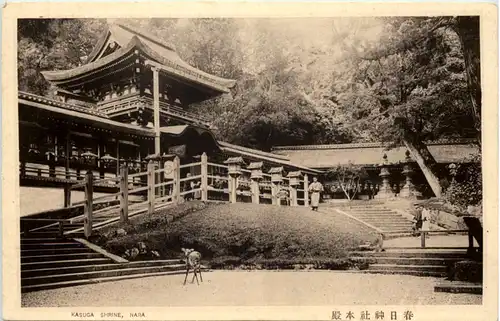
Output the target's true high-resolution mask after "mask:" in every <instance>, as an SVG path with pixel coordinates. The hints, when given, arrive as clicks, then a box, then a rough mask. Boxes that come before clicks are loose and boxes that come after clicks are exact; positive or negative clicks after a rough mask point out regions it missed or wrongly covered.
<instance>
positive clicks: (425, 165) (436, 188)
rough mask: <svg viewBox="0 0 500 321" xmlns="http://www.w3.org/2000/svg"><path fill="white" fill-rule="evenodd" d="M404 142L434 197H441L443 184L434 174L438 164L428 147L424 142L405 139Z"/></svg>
mask: <svg viewBox="0 0 500 321" xmlns="http://www.w3.org/2000/svg"><path fill="white" fill-rule="evenodd" d="M403 142H404V144H405V146H406V148H408V150H409V151H410V153H411V155H412V157H413V159H414V160H415V161H416V162H417V164H418V166H419V167H420V170H421V171H422V173H423V174H424V176H425V179H426V180H427V183H429V186H430V187H431V189H432V191H433V192H434V195H435V196H436V197H441V192H442V190H441V184H440V183H439V178H438V175H437V174H436V173H435V172H434V167H435V165H436V164H437V163H436V160H435V159H434V157H433V156H432V154H431V153H430V152H429V149H428V148H427V146H426V145H425V144H424V143H422V142H416V141H412V140H410V139H404V140H403Z"/></svg>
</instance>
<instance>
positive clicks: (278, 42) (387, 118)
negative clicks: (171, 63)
mask: <svg viewBox="0 0 500 321" xmlns="http://www.w3.org/2000/svg"><path fill="white" fill-rule="evenodd" d="M125 22H126V23H127V24H131V25H133V26H135V27H138V28H142V29H145V30H148V31H149V32H152V33H154V34H155V35H156V36H158V37H159V38H161V39H162V40H165V41H166V42H168V43H173V44H174V45H175V47H176V50H177V51H178V53H179V55H180V56H181V57H182V58H183V59H184V60H186V61H187V62H188V63H190V64H191V65H193V66H195V67H197V68H199V69H201V70H203V71H205V72H208V73H211V74H214V75H217V76H220V77H226V78H232V79H236V80H237V85H236V87H235V88H234V89H233V91H232V93H231V94H230V95H226V96H223V97H219V98H216V99H213V100H210V101H206V102H203V103H201V104H199V105H193V106H191V109H192V111H194V112H199V113H203V114H204V115H205V116H208V117H209V118H211V119H213V121H214V125H215V129H214V131H215V133H216V136H217V137H218V138H219V139H221V140H224V141H228V142H232V143H237V144H241V145H245V146H249V147H254V148H260V149H264V150H269V149H270V148H271V146H274V145H291V144H328V143H347V142H355V141H356V142H360V141H378V140H383V141H391V142H401V141H402V140H403V139H405V137H406V136H407V135H408V134H409V135H410V136H411V137H412V139H414V140H417V141H422V140H426V139H437V138H445V137H463V136H467V137H470V136H474V135H475V133H477V131H478V127H477V126H474V125H471V124H470V123H469V119H470V118H471V115H474V112H473V111H471V110H476V111H477V110H479V112H480V105H479V106H477V104H476V107H475V108H472V109H471V107H470V106H471V103H470V101H471V98H470V97H471V94H470V92H471V90H472V89H474V88H475V90H476V92H477V83H478V81H479V80H478V79H480V78H478V77H477V76H478V68H467V66H469V65H471V64H470V62H471V61H472V62H475V65H474V66H476V65H477V63H478V60H477V57H478V55H477V54H474V53H475V51H474V50H472V51H471V50H467V49H468V48H469V47H473V46H472V45H473V44H474V41H473V40H474V37H473V36H474V33H475V32H476V31H477V33H478V30H475V29H474V28H472V27H474V26H475V24H474V21H473V19H472V20H471V19H469V20H467V19H465V18H457V19H455V18H454V17H446V18H443V17H436V18H425V17H423V18H407V17H398V18H384V19H380V18H373V19H366V18H363V19H341V18H338V19H314V21H313V20H311V19H296V20H294V21H293V23H290V21H288V20H287V19H125ZM467 26H470V27H471V28H469V29H470V30H471V31H469V32H468V33H467V34H466V35H465V36H467V37H465V36H464V32H465V31H464V30H466V29H467V28H466V27H467ZM311 29H314V30H318V32H317V34H316V33H314V34H311V33H310V30H311ZM104 30H105V22H104V21H103V20H93V19H51V20H48V19H30V20H20V21H19V31H18V33H19V35H18V36H19V37H18V39H19V40H18V41H19V43H18V48H19V51H18V58H19V65H18V74H19V88H20V89H21V90H26V91H30V92H34V93H38V94H47V93H48V92H49V91H50V88H49V86H48V84H47V83H46V82H45V81H44V80H43V77H42V76H41V75H40V71H42V70H53V69H69V68H73V67H75V66H78V65H80V64H81V63H82V61H83V58H84V57H85V56H87V55H88V54H89V53H90V51H91V50H92V48H93V46H94V45H95V43H96V41H97V39H98V37H99V34H100V32H101V31H104ZM464 39H465V40H467V39H469V41H464ZM470 39H472V40H470ZM474 48H475V47H474ZM474 48H473V49H474ZM471 52H472V54H468V53H471ZM464 57H465V58H468V59H465V58H464ZM467 62H469V63H467ZM471 75H472V76H475V78H474V79H475V81H472V83H471V81H469V80H470V79H472V78H471V77H472V76H471ZM474 79H473V80H474ZM474 84H475V85H474ZM479 91H480V87H479ZM479 94H480V92H479ZM476 96H477V95H476ZM474 119H477V117H476V118H474ZM476 125H477V121H476ZM479 129H480V127H479Z"/></svg>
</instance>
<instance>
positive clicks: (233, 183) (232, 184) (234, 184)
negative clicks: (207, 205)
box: [229, 175, 238, 204]
mask: <svg viewBox="0 0 500 321" xmlns="http://www.w3.org/2000/svg"><path fill="white" fill-rule="evenodd" d="M237 188H238V178H237V177H236V176H234V175H229V202H230V203H233V204H234V203H236V190H237Z"/></svg>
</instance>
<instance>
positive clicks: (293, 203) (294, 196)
mask: <svg viewBox="0 0 500 321" xmlns="http://www.w3.org/2000/svg"><path fill="white" fill-rule="evenodd" d="M289 189H290V205H291V206H297V186H296V185H290V187H289Z"/></svg>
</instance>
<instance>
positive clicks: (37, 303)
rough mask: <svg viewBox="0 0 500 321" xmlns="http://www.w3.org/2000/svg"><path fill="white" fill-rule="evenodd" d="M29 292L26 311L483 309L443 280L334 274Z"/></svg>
mask: <svg viewBox="0 0 500 321" xmlns="http://www.w3.org/2000/svg"><path fill="white" fill-rule="evenodd" d="M183 280H184V276H183V275H174V276H162V277H148V278H143V279H132V280H124V281H117V282H108V283H101V284H92V285H82V286H76V287H72V288H62V289H55V290H47V291H39V292H31V293H25V294H23V295H22V305H23V306H24V307H70V306H80V307H81V306H88V307H90V306H94V307H97V306H99V307H104V306H149V307H169V306H172V307H175V306H178V307H182V306H225V305H233V306H265V305H274V306H276V305H302V306H305V305H358V304H359V305H395V304H396V305H397V304H405V305H420V304H424V305H430V304H435V305H447V304H481V301H482V296H481V295H472V294H449V293H436V292H434V285H435V283H436V282H438V281H440V280H441V279H436V278H428V277H414V276H407V275H376V274H361V273H346V272H333V271H314V272H305V271H304V272H299V271H298V272H293V271H280V272H272V271H254V272H244V271H241V272H240V271H214V272H209V273H205V274H204V281H205V282H204V283H202V284H200V286H197V285H196V282H195V284H190V283H188V284H187V285H186V286H183V285H182V282H183Z"/></svg>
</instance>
